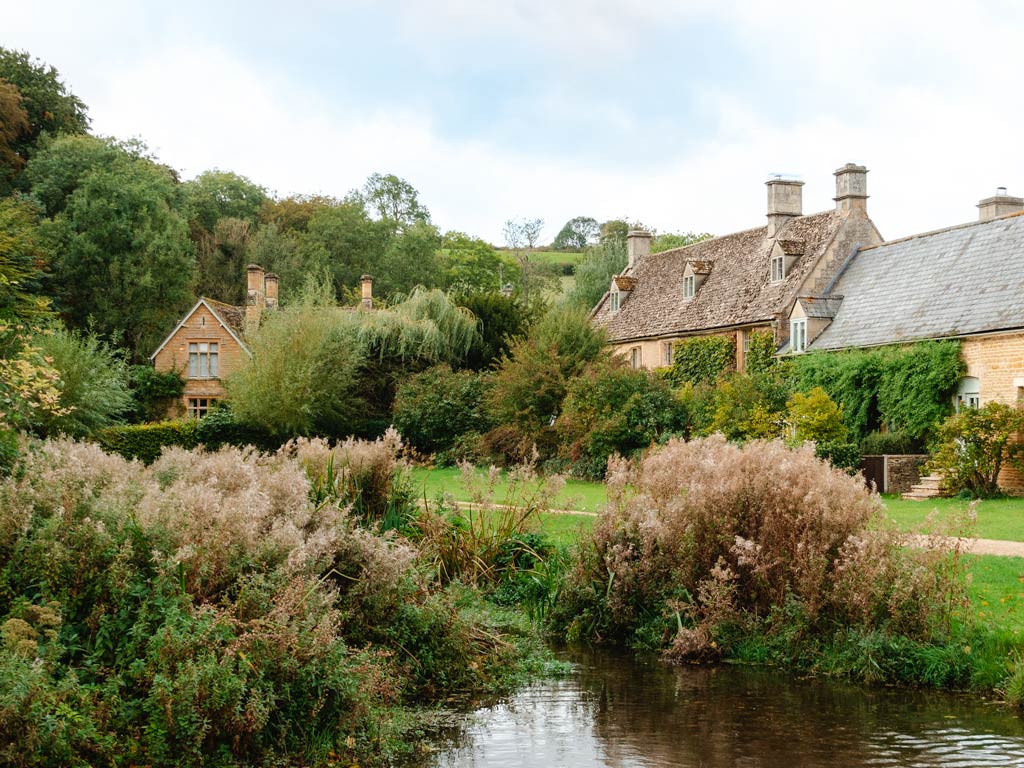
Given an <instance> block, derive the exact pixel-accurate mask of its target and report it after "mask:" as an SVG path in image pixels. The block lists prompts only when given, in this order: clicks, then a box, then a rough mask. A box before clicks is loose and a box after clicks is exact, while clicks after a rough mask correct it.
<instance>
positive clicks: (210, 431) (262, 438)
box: [196, 403, 281, 451]
mask: <svg viewBox="0 0 1024 768" xmlns="http://www.w3.org/2000/svg"><path fill="white" fill-rule="evenodd" d="M196 441H197V442H198V444H199V445H202V446H203V447H204V448H205V449H206V450H208V451H215V450H217V449H218V448H221V447H223V446H225V445H233V446H235V447H236V448H244V447H245V446H247V445H251V446H253V447H255V448H258V449H260V450H261V451H274V450H276V449H278V448H280V447H281V440H280V438H276V437H274V436H273V435H271V434H270V433H269V432H267V430H265V429H261V428H260V427H257V426H254V425H252V424H246V423H243V422H241V421H239V420H238V418H236V417H235V413H234V411H233V410H231V404H230V403H218V404H217V406H216V407H215V408H212V409H210V411H209V412H208V413H207V414H206V415H205V416H203V418H201V419H199V420H198V421H197V422H196Z"/></svg>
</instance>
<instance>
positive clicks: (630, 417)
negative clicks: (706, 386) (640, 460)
mask: <svg viewBox="0 0 1024 768" xmlns="http://www.w3.org/2000/svg"><path fill="white" fill-rule="evenodd" d="M684 419H685V414H684V412H683V409H682V406H681V405H680V403H679V401H678V400H676V399H675V398H674V397H673V395H672V393H671V391H670V390H669V388H668V386H667V385H666V384H665V382H664V381H662V380H661V379H659V378H658V377H656V376H655V375H653V374H651V373H649V372H648V371H642V370H634V369H632V368H630V367H628V366H627V365H626V362H625V361H624V360H622V359H620V358H615V359H599V360H597V361H595V362H593V363H591V364H590V365H589V366H587V368H585V369H584V370H583V372H582V373H581V374H580V375H579V376H578V377H576V378H574V379H573V380H572V381H571V382H570V383H569V386H568V393H567V395H566V398H565V402H564V403H563V405H562V415H561V416H560V417H559V418H558V421H557V423H556V424H555V428H556V429H557V430H558V436H559V439H560V441H561V451H562V454H563V455H564V456H565V457H567V458H568V459H570V460H571V461H572V462H573V467H574V472H575V473H576V474H578V475H579V476H581V477H585V478H591V479H601V478H603V477H604V472H605V468H606V466H607V464H608V457H609V456H611V455H612V454H614V453H618V454H621V455H623V456H631V455H633V454H635V453H636V452H638V451H640V450H643V449H645V448H647V447H649V446H650V445H651V443H653V442H655V441H657V440H659V439H660V438H661V437H662V436H663V435H666V434H668V433H672V432H678V431H679V430H680V429H682V426H683V422H684Z"/></svg>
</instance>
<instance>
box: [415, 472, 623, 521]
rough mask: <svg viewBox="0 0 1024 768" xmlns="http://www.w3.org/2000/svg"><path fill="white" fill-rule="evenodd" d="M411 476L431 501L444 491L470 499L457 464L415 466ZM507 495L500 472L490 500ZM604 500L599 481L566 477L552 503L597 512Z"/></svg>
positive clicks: (420, 493) (499, 500)
mask: <svg viewBox="0 0 1024 768" xmlns="http://www.w3.org/2000/svg"><path fill="white" fill-rule="evenodd" d="M486 476H487V471H486V470H484V469H477V477H479V478H481V479H483V478H486ZM412 478H413V482H414V483H415V484H416V494H417V496H419V497H420V498H422V497H423V496H424V495H426V497H427V499H428V500H432V499H435V498H437V497H438V496H439V495H440V494H442V493H447V494H450V495H451V496H452V498H454V499H455V500H456V501H469V500H470V494H469V491H467V490H466V488H465V487H464V485H463V483H462V473H461V472H460V471H459V469H458V468H457V467H441V468H438V469H424V468H422V467H416V468H414V469H413V471H412ZM507 495H508V483H507V482H505V479H504V473H503V474H502V479H501V480H499V481H498V483H497V485H496V486H495V494H494V501H495V502H496V503H499V504H500V503H504V502H505V501H507V500H508V499H507ZM606 500H607V496H606V494H605V488H604V484H603V483H587V482H583V481H582V480H567V481H566V483H565V488H563V489H562V492H561V493H560V494H558V497H557V498H556V499H555V506H556V507H557V508H558V509H572V510H576V511H579V512H600V511H601V508H602V507H603V506H604V503H605V501H606Z"/></svg>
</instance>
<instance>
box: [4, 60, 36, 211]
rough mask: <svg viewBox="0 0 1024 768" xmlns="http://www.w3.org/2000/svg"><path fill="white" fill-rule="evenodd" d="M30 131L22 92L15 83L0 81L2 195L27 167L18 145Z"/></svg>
mask: <svg viewBox="0 0 1024 768" xmlns="http://www.w3.org/2000/svg"><path fill="white" fill-rule="evenodd" d="M30 129H31V125H30V123H29V121H28V112H26V111H25V108H24V107H23V106H22V105H21V92H20V91H19V90H18V88H17V86H15V85H14V84H13V83H9V82H7V81H6V80H2V79H0V195H6V194H8V193H9V192H10V191H11V188H12V185H13V183H14V179H15V178H16V177H17V175H18V174H19V173H20V172H21V169H22V167H24V165H25V158H23V157H22V156H21V155H20V154H19V153H18V144H19V140H20V139H21V138H22V137H23V136H27V135H28V133H29V130H30Z"/></svg>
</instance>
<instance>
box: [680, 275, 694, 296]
mask: <svg viewBox="0 0 1024 768" xmlns="http://www.w3.org/2000/svg"><path fill="white" fill-rule="evenodd" d="M696 293H697V278H695V277H694V276H693V275H687V276H686V277H684V278H683V298H684V299H692V298H693V297H694V295H695V294H696Z"/></svg>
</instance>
